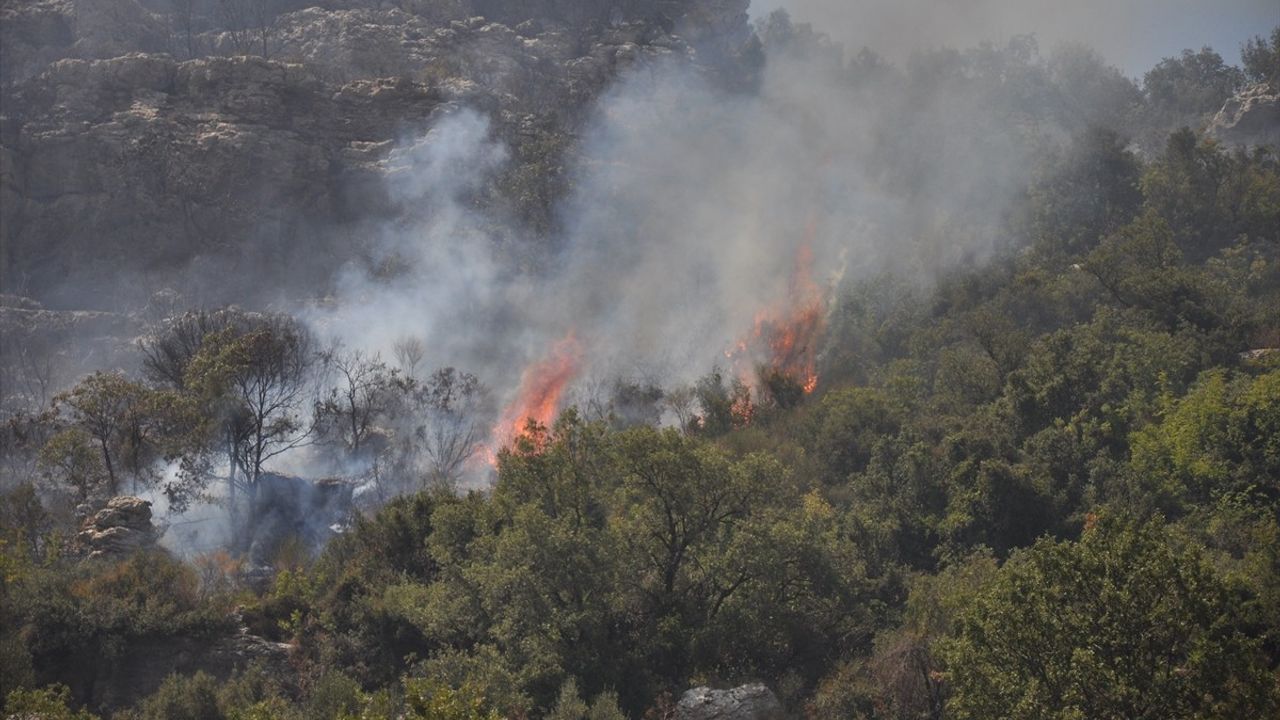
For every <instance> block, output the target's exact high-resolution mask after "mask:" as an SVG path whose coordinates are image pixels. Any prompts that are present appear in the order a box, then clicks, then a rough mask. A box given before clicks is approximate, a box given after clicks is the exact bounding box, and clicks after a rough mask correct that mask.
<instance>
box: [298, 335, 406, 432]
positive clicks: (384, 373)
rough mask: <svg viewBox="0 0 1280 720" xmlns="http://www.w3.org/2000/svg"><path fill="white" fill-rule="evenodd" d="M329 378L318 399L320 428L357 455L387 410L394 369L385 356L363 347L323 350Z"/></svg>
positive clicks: (323, 358)
mask: <svg viewBox="0 0 1280 720" xmlns="http://www.w3.org/2000/svg"><path fill="white" fill-rule="evenodd" d="M321 360H322V362H323V364H324V366H325V368H326V369H327V372H326V373H325V374H326V375H328V376H329V378H330V385H329V387H328V390H327V391H326V392H325V394H324V395H323V396H321V398H320V399H319V400H317V401H316V407H315V418H316V424H317V428H318V432H319V433H320V434H321V436H324V437H326V439H328V440H329V441H330V442H332V443H334V444H338V445H341V446H342V447H343V449H344V450H345V452H346V454H347V455H348V456H349V457H352V458H357V457H359V456H360V455H361V453H362V452H363V451H364V450H365V445H366V442H367V441H368V439H369V437H370V435H371V434H372V433H373V432H374V431H375V429H376V422H377V421H378V420H379V419H380V416H381V415H382V414H383V413H384V412H385V411H386V409H387V405H388V402H389V398H388V393H389V392H390V387H391V383H392V371H390V370H389V369H388V368H387V366H386V363H384V362H382V358H381V357H380V356H379V355H377V354H374V355H372V356H369V355H365V354H364V352H362V351H360V350H352V351H343V350H341V349H333V350H329V351H326V352H324V353H322V354H321Z"/></svg>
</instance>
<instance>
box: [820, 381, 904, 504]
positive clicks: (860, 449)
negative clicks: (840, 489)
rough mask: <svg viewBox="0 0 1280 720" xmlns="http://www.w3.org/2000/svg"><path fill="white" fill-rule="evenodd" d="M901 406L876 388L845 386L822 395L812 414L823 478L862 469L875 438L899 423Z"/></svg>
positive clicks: (833, 480) (832, 479) (838, 479)
mask: <svg viewBox="0 0 1280 720" xmlns="http://www.w3.org/2000/svg"><path fill="white" fill-rule="evenodd" d="M900 412H901V409H900V408H898V407H896V406H895V405H894V402H893V399H892V398H891V397H890V396H889V395H888V394H886V393H885V392H883V391H881V390H879V389H877V388H856V387H855V388H846V389H843V390H836V391H834V392H831V393H829V394H828V395H827V396H826V397H824V398H822V403H821V404H820V405H819V406H818V408H817V409H816V410H815V412H814V415H813V423H814V428H813V434H812V439H811V443H812V449H813V452H814V453H815V454H816V455H817V456H818V457H819V458H822V463H823V465H824V477H825V479H826V480H827V482H831V483H837V482H842V481H844V480H846V479H847V478H848V477H849V475H851V474H852V473H856V472H861V471H863V470H865V469H866V467H867V463H869V462H870V461H871V454H872V450H873V448H874V447H875V444H876V442H877V441H878V440H879V439H880V438H881V437H884V436H893V435H895V434H896V433H897V432H898V429H899V427H900V426H901V418H900Z"/></svg>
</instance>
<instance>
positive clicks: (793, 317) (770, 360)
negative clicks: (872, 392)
mask: <svg viewBox="0 0 1280 720" xmlns="http://www.w3.org/2000/svg"><path fill="white" fill-rule="evenodd" d="M815 232H816V228H815V227H814V224H813V223H812V222H811V223H809V224H808V226H807V227H806V228H805V241H804V242H803V243H801V245H800V248H799V249H798V250H797V252H796V259H795V268H794V270H793V271H792V274H791V281H790V283H789V285H788V288H787V297H786V300H785V302H784V303H782V304H780V305H779V306H777V307H772V308H767V309H765V310H762V311H760V312H758V313H756V316H755V321H754V323H753V324H752V330H751V334H750V335H748V336H747V337H746V338H744V339H742V340H739V341H738V342H737V343H736V344H735V345H734V347H733V349H731V350H729V351H727V352H726V353H725V356H726V357H728V358H729V360H730V363H731V365H732V366H733V369H734V371H735V373H736V374H737V376H738V379H739V380H741V381H742V382H743V383H745V384H746V385H748V386H749V387H753V388H757V389H758V388H759V385H760V381H761V379H762V378H760V377H757V373H758V369H757V366H758V365H763V366H764V367H766V368H767V369H769V370H772V371H774V372H777V373H780V374H782V375H784V376H786V377H789V378H791V379H793V380H795V381H796V382H798V383H799V384H800V387H801V388H802V389H803V390H804V392H805V393H806V394H808V393H811V392H813V391H814V389H816V388H817V387H818V342H819V340H820V339H821V337H822V333H823V331H824V330H825V329H826V300H825V298H824V294H823V292H822V288H821V287H820V286H819V285H818V283H816V282H814V280H813V247H812V238H813V236H814V233H815Z"/></svg>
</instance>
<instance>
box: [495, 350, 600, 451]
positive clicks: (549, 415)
mask: <svg viewBox="0 0 1280 720" xmlns="http://www.w3.org/2000/svg"><path fill="white" fill-rule="evenodd" d="M581 362H582V347H581V345H580V344H579V343H578V340H577V338H576V337H575V336H574V333H573V331H572V330H570V331H569V333H568V334H567V335H565V336H564V337H563V338H561V339H560V340H559V341H557V342H556V343H555V344H554V345H552V346H551V350H550V351H549V352H548V353H547V355H546V357H544V358H542V359H541V360H539V361H538V362H536V363H534V364H532V365H530V366H529V367H527V368H525V370H524V373H523V374H521V376H520V389H519V390H518V391H517V392H516V396H515V399H514V400H512V401H511V403H510V404H509V405H507V407H506V409H505V410H503V411H502V414H501V415H500V416H499V418H498V423H497V424H496V425H494V426H493V431H492V433H491V434H490V447H489V448H487V452H486V453H485V455H486V459H487V460H488V462H489V464H490V465H494V464H496V463H497V452H496V451H497V450H498V449H500V448H502V447H503V446H505V445H509V444H511V443H512V442H514V441H515V440H517V439H518V438H520V437H522V436H524V435H525V433H526V426H527V425H528V422H529V420H533V421H534V422H536V423H538V424H539V425H544V426H546V425H550V424H551V423H552V422H553V421H554V420H555V419H556V413H557V412H559V410H560V401H561V398H562V397H563V396H564V391H565V390H566V389H567V388H568V386H569V383H570V382H571V381H572V380H573V378H574V377H575V376H577V374H578V370H579V368H580V366H581Z"/></svg>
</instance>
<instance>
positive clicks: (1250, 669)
mask: <svg viewBox="0 0 1280 720" xmlns="http://www.w3.org/2000/svg"><path fill="white" fill-rule="evenodd" d="M1234 592H1236V590H1235V588H1233V587H1232V586H1231V585H1229V584H1228V582H1227V581H1225V580H1223V579H1222V578H1221V577H1220V576H1219V575H1217V574H1216V573H1215V571H1214V570H1213V568H1212V567H1211V566H1210V565H1209V563H1208V562H1207V561H1206V560H1205V558H1204V557H1203V555H1202V554H1201V552H1200V551H1199V550H1197V549H1196V548H1195V546H1193V545H1189V544H1188V543H1187V541H1186V539H1185V538H1181V537H1179V536H1178V535H1176V534H1175V533H1174V532H1173V531H1172V530H1170V529H1168V528H1166V527H1164V526H1163V524H1162V521H1159V520H1156V521H1151V522H1148V523H1135V522H1132V521H1125V520H1113V519H1104V520H1102V521H1099V522H1098V523H1097V524H1096V525H1095V526H1093V527H1092V528H1091V529H1088V530H1086V531H1085V533H1084V535H1083V536H1082V537H1081V539H1080V540H1079V541H1078V542H1056V541H1053V540H1048V539H1045V540H1041V541H1039V542H1037V543H1036V544H1035V545H1034V546H1033V547H1031V548H1029V549H1027V550H1024V551H1021V552H1018V553H1015V555H1014V556H1013V557H1012V558H1011V559H1010V560H1009V562H1008V563H1007V564H1006V565H1005V567H1004V568H1002V569H1001V570H1000V572H999V574H998V576H997V577H996V579H995V581H994V582H993V583H992V584H991V585H990V586H989V587H988V588H987V589H986V590H984V591H983V592H981V593H980V594H979V595H978V596H977V598H976V600H975V602H973V604H972V605H971V607H970V608H969V609H968V611H967V612H965V613H964V615H963V616H962V617H961V619H960V621H959V624H958V626H957V628H956V629H955V631H954V635H953V636H952V638H951V639H950V640H948V641H947V643H946V644H945V645H944V652H943V656H944V658H945V660H946V667H947V677H948V680H949V683H950V687H951V691H952V696H951V699H950V701H949V702H948V706H947V707H948V710H949V711H950V712H951V713H953V714H954V716H955V717H957V718H962V719H963V718H989V717H1007V718H1086V717H1087V718H1101V717H1126V718H1144V717H1148V718H1166V717H1182V718H1215V717H1224V716H1244V715H1250V716H1256V715H1258V714H1259V713H1261V714H1265V711H1264V708H1275V707H1276V703H1277V702H1278V701H1280V698H1278V696H1277V694H1276V693H1277V688H1276V686H1275V684H1274V681H1273V680H1272V678H1271V677H1270V675H1269V673H1268V671H1267V663H1266V661H1265V659H1264V656H1263V654H1262V653H1261V647H1260V644H1259V642H1258V641H1257V640H1254V639H1250V638H1249V636H1248V635H1247V634H1246V632H1245V626H1244V624H1243V618H1242V617H1241V615H1240V611H1239V605H1238V603H1237V601H1236V600H1235V598H1234V595H1233V593H1234Z"/></svg>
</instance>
